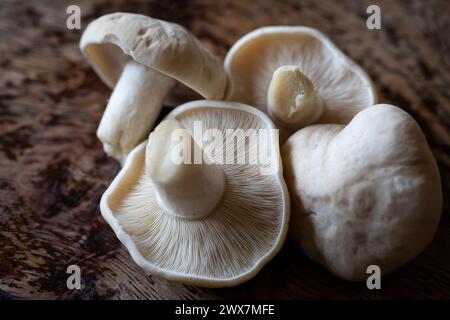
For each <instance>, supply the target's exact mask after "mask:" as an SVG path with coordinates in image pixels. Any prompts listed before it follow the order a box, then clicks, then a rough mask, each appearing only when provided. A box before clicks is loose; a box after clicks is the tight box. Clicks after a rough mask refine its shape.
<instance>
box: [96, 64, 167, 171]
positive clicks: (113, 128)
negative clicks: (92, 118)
mask: <svg viewBox="0 0 450 320" xmlns="http://www.w3.org/2000/svg"><path fill="white" fill-rule="evenodd" d="M174 85H175V80H173V79H172V78H170V77H168V76H166V75H164V74H162V73H160V72H157V71H154V70H152V69H150V68H147V67H146V66H144V65H141V64H139V63H136V62H134V61H129V62H128V63H126V64H125V66H124V68H123V71H122V74H121V76H120V78H119V80H118V81H117V84H116V87H115V88H114V91H113V93H112V95H111V98H110V99H109V102H108V106H107V107H106V110H105V113H104V114H103V117H102V120H101V121H100V125H99V127H98V130H97V136H98V138H99V139H100V140H101V141H102V142H103V148H104V150H105V152H106V153H107V154H109V155H110V156H113V157H114V158H116V159H118V160H119V161H120V162H121V163H123V162H124V161H125V158H126V156H127V155H128V153H129V152H130V151H131V150H132V149H133V148H134V147H135V146H136V145H137V144H139V143H140V142H141V141H143V140H144V139H145V138H146V137H147V135H148V134H149V132H150V130H151V129H152V127H153V124H154V123H155V121H156V119H157V117H158V115H159V113H160V111H161V108H162V105H163V101H164V98H165V97H166V95H167V94H168V93H169V91H170V90H171V89H172V87H173V86H174Z"/></svg>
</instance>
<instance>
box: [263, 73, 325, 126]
mask: <svg viewBox="0 0 450 320" xmlns="http://www.w3.org/2000/svg"><path fill="white" fill-rule="evenodd" d="M267 106H268V112H269V115H270V116H271V117H272V118H273V120H274V121H275V122H278V124H279V125H280V126H282V127H285V128H290V129H299V128H302V127H304V126H307V125H308V124H311V123H313V122H314V121H316V120H317V119H318V118H319V117H320V115H321V114H322V111H323V102H322V100H321V99H320V98H319V97H318V96H317V95H316V92H315V91H314V86H313V84H312V82H311V80H309V78H308V77H307V76H306V75H305V74H303V73H302V72H301V71H300V68H299V67H298V66H281V67H278V68H277V69H276V70H275V71H274V73H273V75H272V80H271V82H270V85H269V90H268V92H267Z"/></svg>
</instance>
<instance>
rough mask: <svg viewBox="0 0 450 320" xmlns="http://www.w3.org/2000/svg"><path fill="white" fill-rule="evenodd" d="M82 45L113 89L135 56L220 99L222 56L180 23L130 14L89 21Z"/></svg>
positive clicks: (93, 65) (172, 76)
mask: <svg viewBox="0 0 450 320" xmlns="http://www.w3.org/2000/svg"><path fill="white" fill-rule="evenodd" d="M80 48H81V51H82V52H83V54H84V55H85V56H86V58H87V60H88V61H89V63H90V64H91V66H92V68H93V69H94V70H95V71H96V72H97V74H98V75H99V77H100V78H101V79H102V80H103V81H104V82H105V83H106V84H107V85H108V86H109V87H110V88H113V87H114V86H115V83H116V82H117V80H118V79H119V77H120V75H121V73H122V69H123V66H124V65H125V63H126V62H127V61H128V60H129V59H130V58H131V59H133V60H134V61H136V62H138V63H140V64H142V65H144V66H147V67H149V68H151V69H153V70H155V71H158V72H161V73H163V74H165V75H167V76H169V77H171V78H174V79H175V80H178V81H179V82H181V83H182V84H184V85H186V86H187V87H189V88H191V89H193V90H195V91H196V92H198V93H199V94H200V95H202V96H203V97H204V98H206V99H222V98H223V95H224V92H225V87H226V75H225V71H224V70H223V67H222V65H221V63H220V61H219V60H218V59H217V58H216V57H215V56H214V55H213V54H212V53H211V52H209V51H208V50H207V49H206V48H205V47H204V46H203V45H202V44H201V43H200V42H199V41H198V40H197V39H196V38H195V37H194V36H193V35H192V34H191V33H190V32H188V31H187V30H186V29H184V28H183V27H181V26H179V25H177V24H174V23H169V22H166V21H161V20H158V19H153V18H150V17H147V16H143V15H139V14H133V13H122V12H117V13H112V14H107V15H104V16H102V17H100V18H98V19H96V20H94V21H93V22H91V23H90V24H89V25H88V27H87V28H86V30H85V31H84V33H83V36H82V38H81V41H80Z"/></svg>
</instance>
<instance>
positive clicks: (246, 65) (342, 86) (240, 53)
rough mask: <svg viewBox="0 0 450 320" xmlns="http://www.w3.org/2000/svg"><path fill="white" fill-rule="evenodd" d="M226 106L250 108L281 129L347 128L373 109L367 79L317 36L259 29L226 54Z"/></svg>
mask: <svg viewBox="0 0 450 320" xmlns="http://www.w3.org/2000/svg"><path fill="white" fill-rule="evenodd" d="M225 70H226V72H227V73H228V77H229V85H228V89H227V90H228V92H227V100H233V101H239V102H243V103H247V104H249V105H252V106H255V107H257V108H259V109H260V110H262V111H264V112H266V113H268V114H269V115H270V116H271V118H272V119H273V120H274V122H275V123H276V124H278V125H279V126H280V127H282V128H287V129H299V128H302V127H304V126H306V125H309V124H311V123H337V124H346V123H348V122H349V121H350V120H351V119H352V118H353V116H354V115H355V114H357V113H358V112H359V111H361V110H362V109H364V108H367V107H369V106H371V105H373V104H374V103H375V102H376V101H375V100H376V93H375V89H374V86H373V85H372V81H371V80H370V78H369V76H368V75H367V74H366V73H365V72H364V71H363V70H362V69H361V67H359V66H358V65H357V64H356V63H355V62H353V61H352V60H350V59H349V58H348V57H346V56H345V54H344V53H343V52H342V51H340V50H339V49H338V48H337V47H336V46H335V45H334V44H333V43H332V42H331V41H330V40H329V39H328V38H327V37H326V36H325V35H324V34H322V33H321V32H319V31H317V30H315V29H312V28H308V27H302V26H274V27H263V28H260V29H257V30H255V31H252V32H250V33H249V34H247V35H245V36H244V37H242V38H241V39H240V40H238V41H237V42H236V43H235V44H234V45H233V47H232V48H231V49H230V51H229V52H228V54H227V56H226V58H225Z"/></svg>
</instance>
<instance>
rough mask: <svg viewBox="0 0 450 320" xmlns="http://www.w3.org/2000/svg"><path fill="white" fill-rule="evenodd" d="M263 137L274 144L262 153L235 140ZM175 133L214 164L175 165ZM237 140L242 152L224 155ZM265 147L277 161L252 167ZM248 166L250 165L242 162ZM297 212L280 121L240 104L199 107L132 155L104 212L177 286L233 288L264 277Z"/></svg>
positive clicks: (178, 114)
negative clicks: (288, 183) (255, 154)
mask: <svg viewBox="0 0 450 320" xmlns="http://www.w3.org/2000/svg"><path fill="white" fill-rule="evenodd" d="M198 125H201V126H202V130H201V131H200V133H201V134H199V131H198V130H196V128H198V127H196V126H198ZM247 129H249V131H247ZM230 130H233V131H230ZM259 130H261V132H263V133H264V134H262V137H263V138H261V140H258V141H259V142H258V145H257V147H255V145H253V146H250V144H251V143H250V142H249V143H248V145H247V147H245V146H246V144H244V145H239V144H237V145H234V141H235V140H234V137H236V139H237V141H239V140H240V139H244V140H241V141H245V134H246V133H248V132H250V131H253V132H260V131H259ZM175 133H177V135H178V136H179V137H184V138H187V140H183V141H191V140H192V142H193V147H192V150H195V149H196V148H199V149H200V150H201V151H203V152H204V153H205V154H206V155H207V156H206V157H205V154H204V155H203V162H202V161H200V163H197V162H194V163H193V164H190V163H185V162H183V163H176V162H173V161H174V160H173V159H174V158H172V156H173V155H174V154H175V155H177V154H178V151H177V150H179V149H177V147H179V146H180V145H179V144H176V143H174V140H173V139H174V136H173V134H175ZM230 134H231V135H230ZM234 135H236V136H234ZM229 137H232V139H233V140H232V141H233V144H232V146H233V147H232V149H226V150H224V149H223V148H224V146H227V143H228V142H227V141H229V140H227V139H230V138H229ZM175 140H176V139H175ZM264 141H265V142H264ZM183 143H184V142H183ZM260 143H262V144H263V145H264V146H265V147H266V148H263V149H262V150H265V154H266V156H267V157H268V158H267V159H265V160H262V159H260V158H258V160H257V161H256V162H255V161H253V162H251V161H249V159H250V157H251V155H252V153H253V152H256V149H255V148H258V150H259V148H261V145H260ZM188 150H191V147H188ZM220 150H222V151H224V152H220ZM174 152H175V153H174ZM228 152H231V153H230V154H231V155H232V157H231V158H232V159H234V162H230V159H229V158H228ZM193 154H195V151H194V152H193ZM193 154H191V155H190V157H189V159H191V157H194V156H193ZM242 156H243V159H247V160H246V161H244V162H240V161H239V160H237V159H241V157H242ZM235 157H236V158H235ZM227 159H228V160H227ZM193 160H194V161H195V159H193ZM267 160H269V161H267ZM268 167H270V168H271V170H267V171H266V170H264V169H267V168H268ZM289 205H290V201H289V195H288V192H287V188H286V185H285V183H284V179H283V174H282V164H281V158H280V153H279V146H278V136H277V130H275V127H274V125H273V123H272V122H271V121H270V119H269V118H268V117H267V116H266V115H264V114H263V113H262V112H260V111H258V110H257V109H255V108H252V107H250V106H246V105H243V104H239V103H232V102H223V101H194V102H190V103H187V104H184V105H182V106H179V107H177V108H175V109H174V110H173V111H172V112H171V113H170V114H169V115H168V116H167V117H166V119H165V120H164V121H163V122H162V123H161V124H160V125H159V126H157V127H156V129H155V130H154V131H153V132H152V133H151V134H150V137H149V140H148V142H147V141H145V142H143V143H141V144H140V145H138V146H137V147H136V148H135V149H134V150H133V151H132V152H131V153H130V155H129V156H128V158H127V160H126V162H125V165H124V167H123V168H122V170H121V171H120V173H119V174H118V176H117V177H116V178H115V179H114V181H113V182H112V183H111V185H110V187H109V188H108V189H107V190H106V192H105V193H104V195H103V197H102V200H101V206H100V207H101V212H102V215H103V217H104V218H105V219H106V221H107V222H108V223H109V224H110V226H111V227H112V228H113V229H114V231H115V233H116V235H117V237H118V238H119V239H120V240H121V242H122V243H123V244H124V245H125V246H126V247H127V249H128V250H129V252H130V254H131V256H132V258H133V259H134V260H135V262H136V263H137V264H138V265H139V266H141V267H142V268H143V269H145V270H147V271H149V272H150V273H151V274H153V275H156V276H161V277H164V278H166V279H169V280H174V281H180V282H184V283H189V284H194V285H199V286H205V287H227V286H234V285H237V284H239V283H242V282H244V281H247V280H249V279H250V278H252V277H253V276H255V275H256V274H257V273H258V272H259V270H260V269H261V268H262V267H263V266H264V265H265V264H266V263H267V262H269V261H270V260H271V259H272V258H273V257H274V256H275V254H276V253H277V252H278V251H279V250H280V249H281V247H282V245H283V243H284V240H285V237H286V235H287V229H288V220H289V213H290V207H289Z"/></svg>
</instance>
